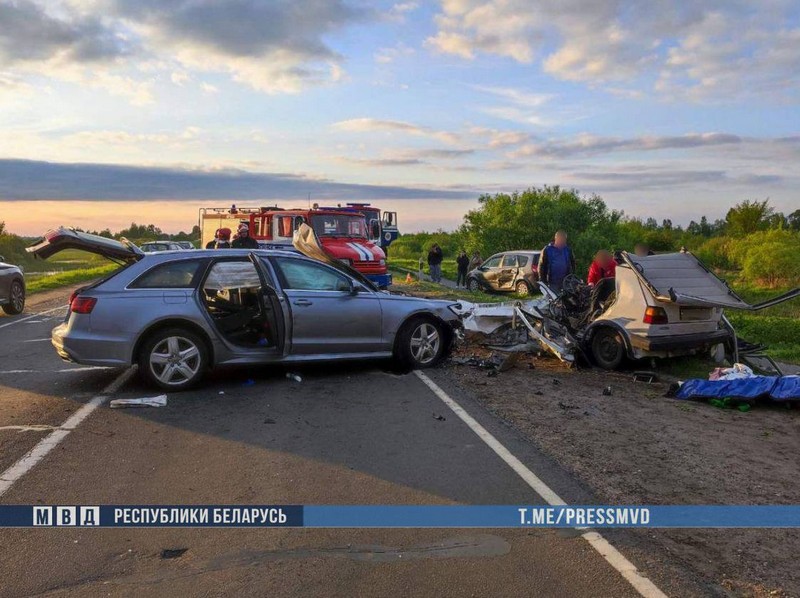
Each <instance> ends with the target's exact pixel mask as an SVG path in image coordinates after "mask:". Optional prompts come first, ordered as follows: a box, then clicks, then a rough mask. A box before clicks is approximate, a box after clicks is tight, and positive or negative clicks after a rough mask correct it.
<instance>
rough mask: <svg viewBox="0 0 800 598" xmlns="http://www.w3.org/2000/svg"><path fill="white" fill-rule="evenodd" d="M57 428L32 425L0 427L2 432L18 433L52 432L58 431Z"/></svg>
mask: <svg viewBox="0 0 800 598" xmlns="http://www.w3.org/2000/svg"><path fill="white" fill-rule="evenodd" d="M58 429H59V428H57V427H56V426H48V425H46V424H31V425H28V426H0V432H5V431H6V430H9V431H10V430H14V431H16V432H50V431H51V430H58Z"/></svg>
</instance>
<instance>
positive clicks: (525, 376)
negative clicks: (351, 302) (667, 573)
mask: <svg viewBox="0 0 800 598" xmlns="http://www.w3.org/2000/svg"><path fill="white" fill-rule="evenodd" d="M471 355H477V356H479V357H486V356H488V355H489V353H488V351H483V350H482V349H475V347H469V348H466V347H465V348H462V349H460V350H458V351H457V352H456V355H455V356H456V357H458V356H460V357H468V356H471ZM529 364H530V365H529ZM531 368H532V369H531ZM443 373H444V374H446V375H447V376H448V378H450V379H451V381H452V382H453V383H454V384H455V385H456V386H460V387H462V388H464V389H469V390H470V391H471V392H472V393H473V395H475V396H476V398H477V399H478V400H479V401H480V402H481V403H482V405H483V406H484V407H485V408H486V409H487V410H489V411H490V412H492V413H494V414H495V415H497V416H498V417H500V418H501V419H503V420H504V421H505V422H507V423H508V424H509V425H511V426H512V427H513V428H515V429H516V430H517V431H518V432H519V433H521V434H522V435H524V436H525V437H526V438H527V439H529V440H530V441H531V442H533V443H534V444H535V445H536V446H538V447H539V448H540V449H541V450H543V451H544V452H545V453H547V454H548V455H550V456H551V457H552V458H553V459H555V460H556V461H557V462H558V463H560V464H561V465H562V466H563V467H565V468H566V469H568V470H569V471H571V472H572V473H574V474H575V475H576V476H577V477H578V478H579V479H580V480H581V481H582V482H583V483H585V484H587V485H588V486H589V487H590V488H591V489H592V490H593V492H594V493H595V495H596V496H597V497H598V498H599V499H602V500H603V501H604V502H607V503H614V504H796V503H797V499H798V496H800V476H798V464H797V455H798V454H800V409H797V408H794V409H788V408H786V407H765V406H756V407H755V408H753V409H752V410H751V411H749V412H746V413H742V412H739V411H737V410H722V409H717V408H715V407H712V406H710V405H708V404H705V403H695V402H687V401H680V400H676V399H670V398H665V396H664V395H665V393H666V391H667V387H668V385H667V384H666V383H654V384H645V383H641V382H634V381H633V378H632V375H631V374H630V373H627V374H626V373H609V372H605V371H601V370H574V369H568V368H567V367H566V366H564V365H562V364H560V363H559V362H558V361H556V360H555V359H551V358H533V357H530V358H523V359H521V360H520V361H519V362H518V363H517V364H516V367H514V368H513V369H510V370H508V371H506V372H501V373H499V374H497V375H496V376H489V375H488V372H487V370H485V369H481V368H479V367H474V366H467V365H454V364H453V363H452V362H449V365H447V366H445V367H444V368H443ZM607 387H610V389H611V394H610V395H607V396H606V395H604V394H603V390H604V389H606V388H607ZM651 531H652V534H651V537H652V539H653V540H654V541H655V542H657V543H658V544H660V545H661V546H662V547H663V549H664V550H665V551H668V553H669V554H670V555H671V557H673V558H674V559H676V560H677V561H678V562H680V563H682V564H683V565H684V566H685V567H687V568H689V569H691V570H693V571H694V572H696V573H697V574H698V575H700V576H702V577H703V578H705V579H707V580H708V581H710V582H712V583H714V584H715V585H716V584H718V586H720V587H721V588H724V589H725V590H727V591H729V592H731V594H732V595H737V596H800V570H798V569H797V564H796V557H797V554H800V534H798V533H797V531H796V530H736V529H733V530H651Z"/></svg>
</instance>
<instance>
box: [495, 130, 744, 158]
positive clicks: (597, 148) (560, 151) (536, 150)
mask: <svg viewBox="0 0 800 598" xmlns="http://www.w3.org/2000/svg"><path fill="white" fill-rule="evenodd" d="M742 142H743V139H742V138H741V137H739V136H738V135H732V134H729V133H689V134H687V135H677V136H644V137H631V138H622V137H597V136H595V135H588V134H587V135H579V136H578V137H575V138H572V139H566V140H558V141H541V142H534V143H529V144H526V145H523V146H522V147H520V148H519V149H517V150H515V151H513V152H511V153H510V154H509V155H510V156H511V157H513V158H522V157H528V156H543V157H558V158H570V157H574V156H588V155H596V154H605V153H610V152H642V151H655V150H665V149H689V148H698V147H709V146H719V145H738V144H740V143H742Z"/></svg>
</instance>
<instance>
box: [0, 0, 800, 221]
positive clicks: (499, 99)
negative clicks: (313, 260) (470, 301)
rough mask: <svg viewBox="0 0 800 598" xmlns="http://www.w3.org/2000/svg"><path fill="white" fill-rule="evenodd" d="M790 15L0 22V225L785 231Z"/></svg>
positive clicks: (542, 8)
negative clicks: (528, 198) (745, 213)
mask: <svg viewBox="0 0 800 598" xmlns="http://www.w3.org/2000/svg"><path fill="white" fill-rule="evenodd" d="M798 101H800V3H798V2H797V1H796V0H761V1H759V2H747V1H740V0H695V1H693V2H686V3H676V2H674V1H671V0H669V1H668V0H646V1H645V0H591V1H590V0H583V1H576V0H441V1H434V0H429V1H424V0H420V1H413V0H410V1H402V0H401V1H399V2H393V1H385V2H384V1H377V2H358V1H356V0H46V1H44V0H41V1H37V0H0V220H5V221H6V224H7V227H8V228H9V229H10V230H12V231H14V232H18V233H22V234H38V233H41V232H43V230H44V229H46V228H50V227H52V226H56V225H59V224H64V225H74V226H83V227H92V228H105V227H106V226H110V227H111V228H112V229H118V228H122V227H123V226H125V225H126V224H128V223H130V222H131V221H132V220H136V221H138V222H147V223H150V222H154V223H155V224H157V225H159V226H161V227H162V228H164V229H165V230H172V231H177V230H179V229H184V230H186V229H188V228H191V225H192V224H194V222H196V219H197V212H198V209H199V208H200V207H203V206H219V205H227V204H230V203H237V204H238V205H264V204H265V202H268V203H269V204H274V203H277V204H278V205H283V206H295V205H305V204H306V203H307V201H308V198H309V196H310V197H311V200H312V201H320V202H323V201H327V202H333V201H335V202H344V201H347V200H351V201H364V200H370V201H372V202H373V203H375V204H377V205H380V206H381V207H384V208H385V209H393V210H396V211H398V212H399V218H400V225H401V231H402V232H413V231H417V230H433V229H437V228H444V229H446V230H447V229H452V228H454V227H456V226H458V224H459V223H460V222H461V220H462V216H463V214H464V213H465V212H466V211H467V210H469V209H472V208H474V207H475V206H476V205H477V198H478V197H479V196H480V195H481V194H483V193H496V192H509V191H514V190H522V189H525V188H527V187H530V186H539V185H545V184H548V185H561V186H564V187H574V188H577V189H578V190H580V191H581V192H582V193H585V194H592V193H597V194H599V195H601V196H602V197H603V198H604V199H605V200H606V203H607V204H608V205H609V206H610V207H612V208H614V209H621V210H624V211H625V213H626V214H628V215H630V216H637V217H650V216H652V217H655V218H657V219H659V220H661V219H663V218H670V219H671V220H672V221H673V222H677V223H684V224H686V223H688V222H689V221H690V220H692V219H694V220H699V218H700V217H701V216H702V215H707V216H708V217H709V218H711V219H712V220H713V219H715V218H720V217H724V214H725V212H726V211H727V208H728V207H729V206H730V205H732V204H733V203H736V202H739V201H742V200H745V199H764V198H769V199H770V202H771V203H772V205H774V206H775V207H776V208H777V209H779V210H782V211H786V212H789V211H794V210H795V209H798V208H800V185H799V184H798V183H800V108H799V107H798Z"/></svg>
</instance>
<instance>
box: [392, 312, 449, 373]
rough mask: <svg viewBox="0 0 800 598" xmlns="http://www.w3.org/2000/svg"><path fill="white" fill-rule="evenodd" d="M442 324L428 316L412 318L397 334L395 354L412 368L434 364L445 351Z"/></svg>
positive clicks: (427, 366)
mask: <svg viewBox="0 0 800 598" xmlns="http://www.w3.org/2000/svg"><path fill="white" fill-rule="evenodd" d="M446 343H447V338H446V335H445V331H444V328H443V325H442V324H440V323H438V322H435V321H433V320H431V319H428V318H414V319H413V320H411V321H410V322H408V323H407V324H406V325H405V326H404V327H403V328H402V329H401V330H400V333H399V334H398V338H397V346H396V350H395V356H396V357H397V358H398V359H399V360H400V362H401V363H402V364H403V365H405V366H407V367H410V368H413V369H424V368H430V367H433V366H435V365H436V364H437V363H439V362H440V361H441V360H442V357H444V354H445V352H446V349H447V346H446Z"/></svg>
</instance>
